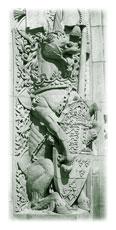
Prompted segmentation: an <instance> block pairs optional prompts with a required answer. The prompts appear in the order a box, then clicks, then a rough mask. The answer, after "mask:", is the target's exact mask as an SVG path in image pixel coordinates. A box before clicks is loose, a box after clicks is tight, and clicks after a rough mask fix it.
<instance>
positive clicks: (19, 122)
mask: <svg viewBox="0 0 116 230" xmlns="http://www.w3.org/2000/svg"><path fill="white" fill-rule="evenodd" d="M77 13H78V17H77V21H78V22H75V20H72V22H71V25H70V23H69V22H68V24H67V25H66V26H65V25H64V26H61V24H62V23H61V20H63V19H61V18H60V19H59V17H61V14H59V12H57V11H56V12H52V11H49V12H47V19H48V18H49V20H47V21H48V25H49V26H48V31H47V30H46V29H45V28H44V27H42V28H41V27H39V26H38V28H39V29H38V30H31V29H29V28H26V29H25V30H22V29H20V28H19V24H18V25H17V26H16V28H15V29H14V32H13V33H14V37H15V44H16V55H15V62H16V70H17V71H16V75H17V78H16V84H15V91H16V95H17V100H16V104H15V108H16V109H15V111H16V114H15V123H16V131H15V158H16V165H17V166H16V208H15V210H16V211H17V212H21V211H22V210H25V208H27V209H29V210H30V209H31V210H45V209H46V210H47V211H52V212H56V213H61V214H62V213H65V214H67V213H74V211H75V206H76V208H77V207H79V208H82V209H85V210H87V211H89V209H90V207H89V205H88V198H87V197H86V194H85V192H84V190H83V187H84V185H85V183H86V180H87V176H88V173H89V169H90V166H91V160H92V141H94V140H95V139H96V138H97V129H96V127H97V125H96V122H95V120H96V119H95V117H94V116H95V114H96V111H97V107H96V106H95V105H93V106H91V107H89V106H88V104H87V102H86V101H85V100H84V99H83V98H82V97H81V96H80V94H79V82H80V78H79V77H80V75H79V74H80V65H81V61H82V58H81V51H82V36H83V28H85V27H86V25H85V24H83V23H82V14H81V13H80V12H79V11H77ZM25 16H26V11H15V13H14V17H15V20H17V21H19V22H20V20H22V19H23V17H25ZM58 20H59V21H58ZM65 20H66V15H65V17H64V21H65ZM59 25H60V26H59ZM58 26H59V28H60V30H58ZM55 28H57V30H56V29H55ZM85 55H86V51H85ZM93 117H94V118H93Z"/></svg>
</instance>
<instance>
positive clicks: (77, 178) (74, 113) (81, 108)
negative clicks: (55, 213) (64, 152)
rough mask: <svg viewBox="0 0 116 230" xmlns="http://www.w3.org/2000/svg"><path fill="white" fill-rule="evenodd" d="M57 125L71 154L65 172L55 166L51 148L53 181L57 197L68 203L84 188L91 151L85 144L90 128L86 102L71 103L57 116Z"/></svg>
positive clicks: (54, 156)
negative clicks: (60, 128)
mask: <svg viewBox="0 0 116 230" xmlns="http://www.w3.org/2000/svg"><path fill="white" fill-rule="evenodd" d="M60 125H61V127H62V129H63V130H64V131H65V133H66V135H67V141H68V144H69V150H70V154H71V155H72V156H74V158H73V159H74V160H73V161H72V164H71V165H70V166H69V171H68V172H67V170H65V168H62V167H58V163H57V158H58V152H57V150H56V148H54V151H53V160H54V170H55V175H54V183H55V187H56V190H57V191H58V192H59V193H60V195H61V197H62V198H64V199H65V201H66V202H67V203H68V205H70V206H71V205H72V204H73V203H74V202H75V201H76V200H77V198H78V197H79V195H80V193H81V191H82V189H83V187H84V184H85V182H86V180H87V176H88V173H89V170H90V166H91V163H92V151H91V149H90V148H89V147H88V146H89V140H90V130H91V118H90V115H89V107H88V105H87V104H86V103H85V102H84V101H83V100H82V99H79V100H77V101H74V102H72V103H71V104H70V105H68V108H67V109H66V110H64V112H63V114H62V116H61V117H60Z"/></svg>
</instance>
